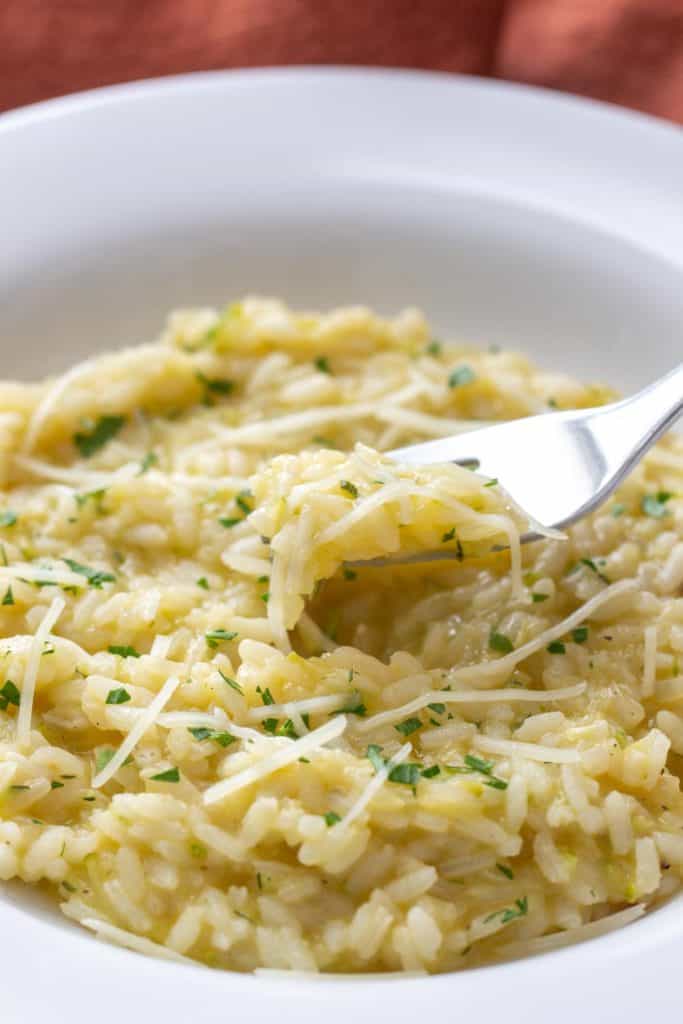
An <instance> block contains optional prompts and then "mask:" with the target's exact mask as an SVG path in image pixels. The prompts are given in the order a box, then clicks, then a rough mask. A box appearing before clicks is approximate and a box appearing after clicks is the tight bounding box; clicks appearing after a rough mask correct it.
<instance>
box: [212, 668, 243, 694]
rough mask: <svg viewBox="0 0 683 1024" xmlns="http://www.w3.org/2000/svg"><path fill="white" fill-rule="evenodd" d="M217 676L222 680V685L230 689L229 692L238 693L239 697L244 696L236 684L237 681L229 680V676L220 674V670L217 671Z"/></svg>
mask: <svg viewBox="0 0 683 1024" xmlns="http://www.w3.org/2000/svg"><path fill="white" fill-rule="evenodd" d="M218 675H219V676H220V677H221V679H222V680H223V682H224V683H227V684H228V686H229V687H230V689H231V690H234V691H235V693H239V694H240V696H244V690H243V689H242V687H241V686H240V684H239V683H238V682H237V680H235V679H231V678H230V676H226V675H225V673H224V672H221V670H220V669H218Z"/></svg>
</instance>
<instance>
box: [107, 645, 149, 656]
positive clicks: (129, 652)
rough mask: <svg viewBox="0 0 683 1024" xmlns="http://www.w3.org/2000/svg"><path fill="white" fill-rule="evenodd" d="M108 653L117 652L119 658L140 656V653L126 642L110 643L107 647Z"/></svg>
mask: <svg viewBox="0 0 683 1024" xmlns="http://www.w3.org/2000/svg"><path fill="white" fill-rule="evenodd" d="M107 650H108V651H109V653H110V654H118V656H119V657H120V658H141V657H142V655H141V654H140V652H139V651H136V650H135V648H134V647H130V646H129V645H128V644H110V645H109V647H107Z"/></svg>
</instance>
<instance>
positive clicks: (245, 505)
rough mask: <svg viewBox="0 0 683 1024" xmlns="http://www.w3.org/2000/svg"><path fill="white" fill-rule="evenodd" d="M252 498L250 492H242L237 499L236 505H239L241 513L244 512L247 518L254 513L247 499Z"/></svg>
mask: <svg viewBox="0 0 683 1024" xmlns="http://www.w3.org/2000/svg"><path fill="white" fill-rule="evenodd" d="M250 497H251V492H250V491H240V493H239V494H238V495H237V497H236V498H235V504H236V505H237V507H238V509H239V510H240V512H242V513H243V514H244V515H245V516H248V515H251V513H252V512H253V511H254V510H253V508H252V506H251V505H250V504H249V502H248V501H247V498H250Z"/></svg>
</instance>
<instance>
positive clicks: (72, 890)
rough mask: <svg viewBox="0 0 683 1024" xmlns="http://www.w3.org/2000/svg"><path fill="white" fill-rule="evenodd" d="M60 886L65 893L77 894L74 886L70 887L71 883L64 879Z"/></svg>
mask: <svg viewBox="0 0 683 1024" xmlns="http://www.w3.org/2000/svg"><path fill="white" fill-rule="evenodd" d="M62 885H63V886H64V888H65V889H66V891H67V892H78V889H77V888H76V886H75V885H72V884H71V882H67V881H66V879H64V880H63V881H62Z"/></svg>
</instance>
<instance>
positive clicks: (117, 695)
mask: <svg viewBox="0 0 683 1024" xmlns="http://www.w3.org/2000/svg"><path fill="white" fill-rule="evenodd" d="M130 699H131V698H130V694H129V693H128V690H126V689H125V688H124V687H123V686H119V687H117V688H116V689H115V690H110V691H109V693H108V694H107V699H106V700H105V702H104V703H105V704H127V703H128V701H129V700H130Z"/></svg>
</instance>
